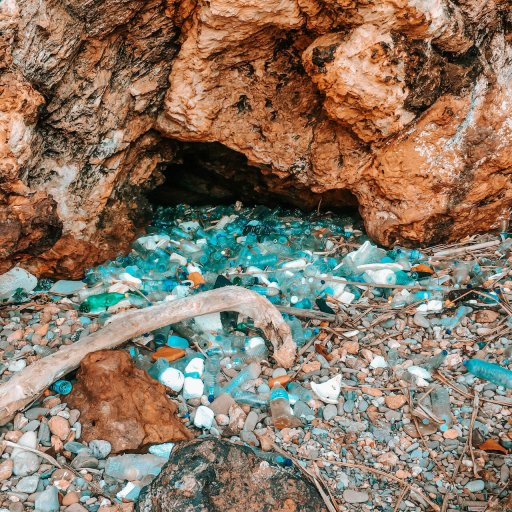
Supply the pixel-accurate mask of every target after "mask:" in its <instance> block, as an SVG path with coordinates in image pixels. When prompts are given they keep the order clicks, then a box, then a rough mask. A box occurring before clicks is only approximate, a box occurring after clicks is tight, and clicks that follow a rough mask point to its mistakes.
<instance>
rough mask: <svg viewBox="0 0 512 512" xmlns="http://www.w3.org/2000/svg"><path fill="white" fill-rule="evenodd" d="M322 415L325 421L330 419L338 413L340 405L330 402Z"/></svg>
mask: <svg viewBox="0 0 512 512" xmlns="http://www.w3.org/2000/svg"><path fill="white" fill-rule="evenodd" d="M322 415H323V417H324V420H325V421H330V420H332V419H333V418H334V417H335V416H337V415H338V407H337V406H336V405H334V404H328V405H326V406H325V407H324V408H323V411H322Z"/></svg>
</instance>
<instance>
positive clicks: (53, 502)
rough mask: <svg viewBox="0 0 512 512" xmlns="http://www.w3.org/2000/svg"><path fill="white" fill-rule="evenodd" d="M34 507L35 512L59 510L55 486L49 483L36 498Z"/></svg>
mask: <svg viewBox="0 0 512 512" xmlns="http://www.w3.org/2000/svg"><path fill="white" fill-rule="evenodd" d="M35 508H36V510H37V512H59V510H60V505H59V493H58V491H57V488H56V487H54V486H53V485H49V486H48V487H47V488H46V490H44V491H43V492H42V493H41V494H39V496H38V497H37V498H36V502H35Z"/></svg>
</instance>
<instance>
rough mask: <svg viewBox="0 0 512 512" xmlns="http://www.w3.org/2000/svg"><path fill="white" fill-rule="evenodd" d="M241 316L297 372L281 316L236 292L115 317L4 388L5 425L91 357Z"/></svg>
mask: <svg viewBox="0 0 512 512" xmlns="http://www.w3.org/2000/svg"><path fill="white" fill-rule="evenodd" d="M221 311H237V312H238V313H241V314H243V315H245V316H248V317H251V318H252V319H253V320H254V323H255V325H256V326H257V327H259V328H261V329H262V330H263V332H264V333H265V336H266V337H267V338H268V339H269V340H270V341H271V342H272V345H273V347H274V358H275V360H276V361H277V362H278V364H279V365H281V366H283V367H285V368H289V367H290V366H292V364H293V362H294V359H295V354H296V349H297V347H296V345H295V343H294V341H293V339H292V336H291V333H290V328H289V327H288V325H287V323H286V322H285V321H284V319H283V317H282V316H281V313H279V311H278V310H277V309H276V308H275V306H273V305H272V304H271V303H270V302H268V301H267V300H266V299H265V298H264V297H262V296H261V295H258V294H257V293H255V292H252V291H249V290H246V289H244V288H240V287H237V286H227V287H225V288H219V289H217V290H211V291H207V292H204V293H199V294H197V295H193V296H191V297H186V298H184V299H178V300H176V301H173V302H165V303H162V304H157V305H155V306H150V307H148V308H146V309H138V310H135V311H127V312H125V313H120V314H118V315H116V316H115V317H114V318H113V320H112V321H111V322H110V323H108V324H107V325H106V326H105V327H103V328H102V329H100V330H99V331H98V332H96V333H94V334H91V335H90V336H87V337H85V338H84V339H82V340H80V341H79V342H77V343H75V344H73V345H69V346H66V347H64V348H62V349H61V350H59V351H58V352H55V353H54V354H52V355H50V356H48V357H45V358H43V359H40V360H39V361H37V362H35V363H34V364H31V365H30V366H28V367H27V368H25V369H24V370H22V371H21V372H20V373H18V374H17V375H15V376H14V377H13V378H12V379H11V380H9V381H8V382H7V383H5V384H3V385H1V386H0V425H4V424H5V423H7V422H8V421H10V420H11V419H12V418H13V417H14V415H15V414H16V412H17V411H19V410H21V409H23V408H24V407H25V406H26V405H28V404H29V403H30V402H31V401H32V400H34V398H36V397H37V396H38V395H39V394H40V393H41V392H42V391H43V390H44V389H45V388H47V387H48V386H50V385H51V384H52V383H53V382H55V381H56V380H57V379H59V378H61V377H62V376H63V375H66V374H67V373H68V372H70V371H71V370H74V369H75V368H77V367H78V366H79V365H80V361H81V360H82V359H83V358H84V357H85V356H86V355H87V354H90V353H91V352H96V351H97V350H105V349H110V348H114V347H117V346H119V345H121V344H123V343H125V342H126V341H128V340H129V339H131V338H134V337H136V336H140V335H141V334H144V333H145V332H150V331H154V330H155V329H158V328H160V327H164V326H165V325H169V324H174V323H177V322H181V321H183V320H187V319H189V318H193V317H196V316H201V315H206V314H208V313H218V312H221Z"/></svg>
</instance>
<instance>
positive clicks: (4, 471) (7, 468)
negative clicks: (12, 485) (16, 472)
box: [0, 459, 14, 482]
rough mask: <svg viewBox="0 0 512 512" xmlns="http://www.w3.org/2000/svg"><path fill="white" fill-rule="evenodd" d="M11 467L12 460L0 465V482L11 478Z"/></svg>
mask: <svg viewBox="0 0 512 512" xmlns="http://www.w3.org/2000/svg"><path fill="white" fill-rule="evenodd" d="M13 466H14V464H13V461H12V459H7V460H4V461H3V462H1V463H0V482H2V481H3V480H8V479H9V478H11V475H12V469H13Z"/></svg>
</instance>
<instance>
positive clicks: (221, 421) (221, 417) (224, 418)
mask: <svg viewBox="0 0 512 512" xmlns="http://www.w3.org/2000/svg"><path fill="white" fill-rule="evenodd" d="M215 422H216V423H217V425H219V426H220V427H225V426H226V425H229V416H228V415H227V414H217V415H216V416H215Z"/></svg>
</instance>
